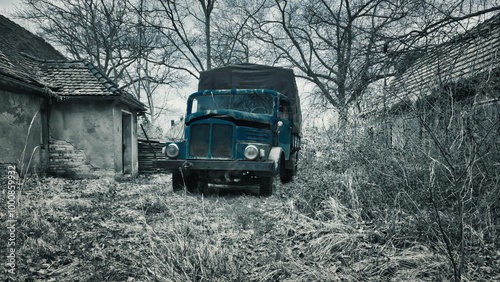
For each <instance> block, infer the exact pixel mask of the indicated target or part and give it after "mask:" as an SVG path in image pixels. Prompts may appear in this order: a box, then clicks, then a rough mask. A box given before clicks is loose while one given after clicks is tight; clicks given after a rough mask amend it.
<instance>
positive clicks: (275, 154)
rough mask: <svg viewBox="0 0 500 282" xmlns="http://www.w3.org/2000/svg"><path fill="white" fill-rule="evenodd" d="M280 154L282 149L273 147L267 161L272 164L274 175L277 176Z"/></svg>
mask: <svg viewBox="0 0 500 282" xmlns="http://www.w3.org/2000/svg"><path fill="white" fill-rule="evenodd" d="M282 154H283V148H281V147H273V148H271V151H270V152H269V157H268V159H269V160H270V161H273V162H274V175H279V173H280V163H281V155H282Z"/></svg>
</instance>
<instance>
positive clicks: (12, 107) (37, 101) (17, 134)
mask: <svg viewBox="0 0 500 282" xmlns="http://www.w3.org/2000/svg"><path fill="white" fill-rule="evenodd" d="M16 92H17V91H16ZM0 99H1V102H0V144H2V145H1V148H2V150H1V151H0V162H2V163H15V164H18V166H19V165H20V163H23V171H26V170H27V169H28V163H29V161H30V158H31V156H33V158H32V161H31V165H30V167H29V170H32V169H33V168H35V169H36V170H37V171H40V170H43V169H44V168H45V165H46V164H47V155H48V152H47V147H48V132H47V116H46V115H47V111H46V108H45V106H46V105H45V99H44V98H43V97H40V96H36V95H32V94H29V93H26V94H22V93H19V92H17V93H14V92H11V91H7V90H4V89H0ZM33 117H35V118H34V120H33ZM32 120H33V124H32V126H31V129H30V123H31V121H32ZM23 152H24V159H22V155H23ZM19 169H21V167H20V166H19Z"/></svg>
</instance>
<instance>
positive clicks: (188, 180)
mask: <svg viewBox="0 0 500 282" xmlns="http://www.w3.org/2000/svg"><path fill="white" fill-rule="evenodd" d="M184 183H185V184H186V189H187V190H188V191H189V192H190V193H196V192H198V175H197V174H196V173H191V174H190V175H189V176H185V177H184V179H182V174H181V173H180V172H172V190H174V192H177V191H180V190H183V189H184Z"/></svg>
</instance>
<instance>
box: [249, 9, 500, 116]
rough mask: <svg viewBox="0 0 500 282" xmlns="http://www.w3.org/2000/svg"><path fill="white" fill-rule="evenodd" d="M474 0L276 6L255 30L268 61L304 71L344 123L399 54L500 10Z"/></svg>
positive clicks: (259, 20) (388, 72)
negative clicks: (454, 25)
mask: <svg viewBox="0 0 500 282" xmlns="http://www.w3.org/2000/svg"><path fill="white" fill-rule="evenodd" d="M473 2H474V1H470V3H469V2H466V1H461V2H460V3H455V2H454V3H448V2H446V1H445V2H443V1H432V0H431V1H387V0H341V1H333V0H309V1H287V0H274V1H272V3H273V5H271V6H270V7H268V8H267V9H266V10H265V14H266V15H265V16H263V17H261V18H257V17H254V20H253V22H252V25H253V30H254V35H255V37H256V38H258V39H259V40H260V41H261V42H263V43H265V44H266V45H267V46H269V48H272V50H273V52H268V54H271V55H272V57H271V58H269V60H270V61H273V62H281V64H286V65H289V66H290V67H293V68H295V69H297V70H299V73H298V75H299V76H300V77H302V78H304V79H306V80H308V81H310V82H312V83H314V85H315V87H316V94H317V95H316V96H319V97H321V98H322V99H324V100H326V102H327V103H328V104H330V105H331V106H333V107H334V108H335V109H336V111H338V112H339V115H340V120H341V121H344V122H345V121H347V116H348V112H349V109H351V108H353V107H358V108H359V101H360V100H361V99H362V98H363V96H364V95H365V93H366V92H367V89H368V87H369V86H370V85H371V84H372V83H374V82H376V81H378V80H380V79H381V78H384V77H389V76H392V75H394V73H395V72H394V70H395V67H394V66H395V65H396V64H397V62H399V61H400V60H401V59H402V56H401V55H402V54H406V53H408V52H410V51H414V50H415V48H416V47H420V48H421V47H422V46H426V44H429V37H430V36H436V37H439V34H438V33H439V32H447V33H450V32H451V31H453V28H451V27H452V25H451V24H452V23H458V22H459V20H461V19H465V18H467V17H470V16H473V15H477V14H481V13H485V12H490V11H492V10H495V9H498V7H490V8H485V9H483V10H479V8H478V7H472V3H473ZM466 3H469V5H468V6H470V7H469V9H466V7H465V6H466ZM483 8H484V7H483ZM474 11H477V12H474ZM426 15H431V16H426Z"/></svg>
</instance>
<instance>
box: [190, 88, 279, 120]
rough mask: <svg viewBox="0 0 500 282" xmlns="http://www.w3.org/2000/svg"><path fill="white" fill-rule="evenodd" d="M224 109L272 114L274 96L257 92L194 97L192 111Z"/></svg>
mask: <svg viewBox="0 0 500 282" xmlns="http://www.w3.org/2000/svg"><path fill="white" fill-rule="evenodd" d="M222 109H225V110H236V111H242V112H249V113H255V114H266V115H272V113H273V96H272V95H268V94H257V93H245V94H215V95H203V96H198V97H195V98H194V99H193V105H192V110H191V111H192V113H196V112H200V111H208V110H222Z"/></svg>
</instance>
